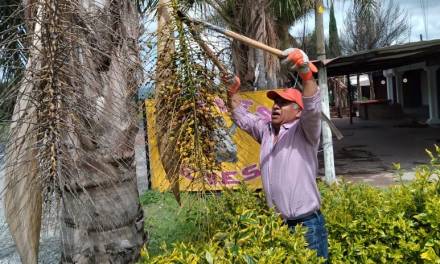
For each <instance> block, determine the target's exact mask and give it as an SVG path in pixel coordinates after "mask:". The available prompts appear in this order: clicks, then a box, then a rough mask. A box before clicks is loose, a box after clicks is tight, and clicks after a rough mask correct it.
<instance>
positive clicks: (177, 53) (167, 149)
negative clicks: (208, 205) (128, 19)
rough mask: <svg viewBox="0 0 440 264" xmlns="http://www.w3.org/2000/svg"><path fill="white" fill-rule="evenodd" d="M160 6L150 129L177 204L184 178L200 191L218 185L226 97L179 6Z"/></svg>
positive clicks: (170, 4) (214, 71)
mask: <svg viewBox="0 0 440 264" xmlns="http://www.w3.org/2000/svg"><path fill="white" fill-rule="evenodd" d="M163 2H166V1H163ZM162 4H163V5H159V11H158V15H159V28H158V35H157V38H158V39H157V41H158V61H157V65H156V67H155V68H154V76H153V75H152V76H151V78H152V79H154V81H155V84H156V90H155V92H156V93H155V94H156V96H155V109H156V112H155V127H156V132H157V139H158V146H159V152H160V157H161V160H162V163H163V166H164V169H165V172H166V174H167V177H168V180H169V181H170V183H171V185H172V189H173V192H174V194H175V196H176V199H177V200H178V201H179V182H180V177H183V175H185V176H186V177H187V178H190V179H191V181H192V183H193V184H197V185H198V186H200V187H201V188H202V189H205V190H206V189H207V188H205V187H206V185H207V184H208V182H211V183H212V182H213V181H214V182H215V181H218V179H216V177H217V176H215V175H216V174H215V172H218V171H219V170H220V161H219V160H218V159H217V158H216V149H217V148H218V147H219V146H221V145H222V144H224V141H225V137H227V136H228V135H227V133H225V132H224V131H226V128H225V123H224V120H223V117H222V113H221V111H220V110H219V108H218V106H217V105H216V100H217V101H218V100H226V93H225V89H224V87H222V84H221V83H220V82H219V81H218V76H219V72H218V71H217V70H216V69H215V67H213V64H212V63H211V61H210V60H209V57H207V56H205V54H204V53H203V50H202V49H201V48H200V47H199V46H198V44H197V41H195V40H194V38H193V36H192V35H191V34H190V32H189V29H188V28H187V27H186V25H185V24H184V23H183V22H182V20H181V19H180V16H179V14H178V11H179V10H180V9H181V7H180V6H179V5H178V2H177V1H170V2H168V3H162ZM166 4H168V5H166ZM165 17H167V19H166V22H164V21H163V19H164V18H165Z"/></svg>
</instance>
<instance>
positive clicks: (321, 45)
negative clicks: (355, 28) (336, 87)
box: [315, 0, 336, 184]
mask: <svg viewBox="0 0 440 264" xmlns="http://www.w3.org/2000/svg"><path fill="white" fill-rule="evenodd" d="M323 13H324V5H323V3H322V0H315V27H316V49H317V54H318V60H320V61H322V62H323V61H324V60H325V58H326V56H325V38H324V18H323ZM320 65H322V66H320V68H319V72H318V79H319V88H320V89H321V96H322V111H323V112H324V114H326V115H327V116H330V106H329V96H328V85H327V69H326V67H325V66H324V65H323V64H322V63H321V64H320ZM322 146H323V149H324V169H325V181H326V182H327V183H328V184H330V183H332V182H334V181H335V180H336V175H335V161H334V156H333V139H332V133H331V131H330V128H329V126H328V124H327V123H326V122H322Z"/></svg>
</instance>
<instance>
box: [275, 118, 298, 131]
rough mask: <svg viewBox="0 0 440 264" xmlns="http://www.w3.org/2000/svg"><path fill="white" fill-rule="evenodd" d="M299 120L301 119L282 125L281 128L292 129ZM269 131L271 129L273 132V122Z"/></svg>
mask: <svg viewBox="0 0 440 264" xmlns="http://www.w3.org/2000/svg"><path fill="white" fill-rule="evenodd" d="M298 120H299V118H298V119H295V120H293V121H292V122H289V123H285V124H282V125H281V126H282V127H283V128H284V129H285V130H287V129H289V128H291V127H292V126H293V125H295V123H296V122H297V121H298ZM269 129H270V131H273V127H272V123H271V122H269Z"/></svg>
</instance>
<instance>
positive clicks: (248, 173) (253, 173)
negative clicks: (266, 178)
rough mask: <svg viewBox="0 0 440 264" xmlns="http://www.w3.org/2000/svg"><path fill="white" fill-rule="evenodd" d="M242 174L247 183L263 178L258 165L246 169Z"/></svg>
mask: <svg viewBox="0 0 440 264" xmlns="http://www.w3.org/2000/svg"><path fill="white" fill-rule="evenodd" d="M241 173H242V174H243V178H244V180H245V181H249V180H252V179H254V178H257V177H258V176H261V172H260V169H259V168H258V167H257V164H252V165H249V166H247V167H246V168H244V169H243V170H242V171H241Z"/></svg>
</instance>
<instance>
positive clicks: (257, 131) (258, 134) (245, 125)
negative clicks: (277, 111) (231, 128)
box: [232, 105, 267, 143]
mask: <svg viewBox="0 0 440 264" xmlns="http://www.w3.org/2000/svg"><path fill="white" fill-rule="evenodd" d="M232 119H233V120H234V122H235V124H236V125H237V126H238V127H240V128H241V129H243V130H244V131H246V132H247V133H248V134H249V135H251V136H252V137H253V138H254V139H255V140H256V141H258V143H261V140H262V139H263V132H264V128H265V126H267V124H266V123H265V122H264V121H263V120H262V119H261V118H260V117H258V116H256V115H254V114H252V113H250V112H249V111H248V110H246V109H245V108H244V107H243V106H242V105H240V106H238V107H236V108H235V109H234V110H233V111H232Z"/></svg>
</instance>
